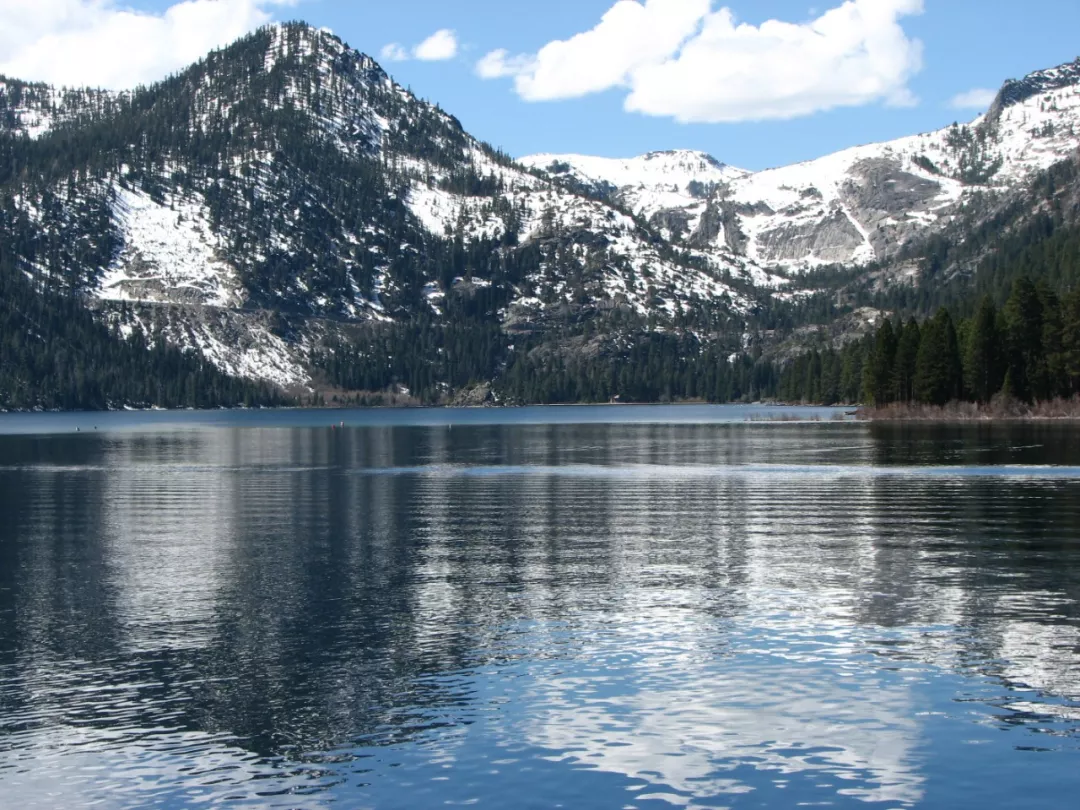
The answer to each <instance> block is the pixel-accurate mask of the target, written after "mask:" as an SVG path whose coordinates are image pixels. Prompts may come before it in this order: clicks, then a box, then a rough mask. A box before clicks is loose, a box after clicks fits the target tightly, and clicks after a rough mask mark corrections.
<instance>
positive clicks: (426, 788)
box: [0, 408, 1080, 810]
mask: <svg viewBox="0 0 1080 810" xmlns="http://www.w3.org/2000/svg"><path fill="white" fill-rule="evenodd" d="M821 415H822V416H823V417H825V418H828V417H829V416H831V414H829V413H822V414H821ZM761 416H762V411H760V410H747V409H716V408H691V409H686V408H668V409H636V408H614V409H539V410H531V409H527V410H523V411H506V412H501V411H500V412H485V411H473V412H465V413H460V412H459V413H454V412H447V411H417V412H409V413H406V414H400V413H398V414H395V413H393V412H374V413H340V414H326V413H322V414H319V413H312V412H300V413H294V414H287V413H286V414H282V413H250V414H213V415H210V416H207V415H199V414H196V415H175V414H130V415H125V414H120V415H104V416H103V415H81V416H55V415H39V416H0V433H2V434H4V435H0V807H3V808H9V807H10V808H56V807H60V808H83V807H95V808H106V810H108V809H110V808H142V807H148V806H154V807H163V808H187V807H204V806H211V807H212V806H217V805H222V806H229V807H258V808H264V807H265V808H305V809H306V808H333V807H340V808H366V807H373V808H427V807H453V806H459V805H475V806H481V807H522V808H532V807H535V808H548V807H565V808H612V810H616V809H618V808H668V807H710V808H712V807H739V808H757V807H780V808H786V807H796V806H829V807H841V808H851V807H878V808H883V809H886V808H904V807H927V808H955V807H979V808H1006V807H1017V808H1020V807H1025V808H1059V807H1075V806H1076V804H1075V803H1076V801H1077V796H1078V795H1080V426H1068V425H1047V424H1044V425H1026V426H1025V425H1014V426H997V427H993V428H989V427H986V426H981V427H977V426H973V427H896V426H868V425H863V424H851V423H836V422H831V421H825V422H820V423H803V424H786V423H755V422H747V421H746V420H747V419H751V418H759V417H761ZM342 419H344V420H345V421H346V427H345V428H344V429H341V428H338V429H334V430H331V429H330V427H329V424H330V422H331V421H333V422H337V421H340V420H342ZM95 426H96V428H97V429H96V430H95ZM76 431H77V432H76Z"/></svg>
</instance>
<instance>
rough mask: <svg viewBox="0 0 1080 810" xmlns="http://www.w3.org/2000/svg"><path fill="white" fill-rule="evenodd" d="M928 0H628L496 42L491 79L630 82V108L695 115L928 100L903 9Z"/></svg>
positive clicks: (570, 85)
mask: <svg viewBox="0 0 1080 810" xmlns="http://www.w3.org/2000/svg"><path fill="white" fill-rule="evenodd" d="M922 10H923V0H847V1H846V2H844V3H843V4H842V5H840V6H838V7H836V8H833V9H830V10H828V11H826V12H824V13H822V14H820V15H819V16H817V17H816V18H815V19H812V20H810V21H808V22H802V23H791V22H784V21H780V20H769V21H766V22H764V23H762V24H761V25H759V26H754V25H748V24H746V23H740V22H739V21H738V20H737V19H736V18H735V15H734V13H733V12H732V11H731V10H730V9H728V8H719V9H715V10H714V8H713V0H618V2H616V3H615V4H614V5H613V6H612V7H611V8H610V9H609V10H608V11H607V13H606V14H604V16H603V17H602V18H601V20H600V22H599V23H598V24H597V25H596V27H594V28H593V29H591V30H590V31H586V32H584V33H581V34H577V35H576V36H574V37H571V38H570V39H567V40H558V41H555V42H550V43H548V44H547V45H545V46H544V47H542V48H541V49H540V50H539V51H538V52H537V53H535V54H525V55H517V56H512V55H511V54H509V53H508V52H507V51H505V50H500V51H493V52H491V53H489V54H487V55H486V56H485V57H484V58H483V59H481V60H480V62H478V63H477V66H476V72H477V74H478V75H479V76H481V77H482V78H486V79H495V78H509V77H512V78H513V80H514V89H515V91H516V92H517V94H518V95H519V96H520V97H521V98H523V99H525V100H527V101H551V100H556V99H567V98H579V97H581V96H585V95H588V94H590V93H597V92H602V91H605V90H611V89H616V88H618V89H624V90H625V91H626V92H627V95H626V99H625V104H624V106H625V108H626V109H627V110H629V111H632V112H639V113H643V114H645V115H654V116H664V117H670V118H674V119H676V120H678V121H683V122H710V123H716V122H731V121H750V120H764V119H786V118H795V117H798V116H803V115H809V114H812V113H815V112H819V111H822V110H829V109H834V108H837V107H848V106H860V105H864V104H869V103H872V102H885V103H887V104H891V105H898V106H906V105H911V104H914V103H916V99H915V98H914V96H913V95H912V93H911V91H910V90H909V89H908V86H907V83H908V81H909V80H910V79H911V77H912V76H914V75H915V74H916V73H917V72H918V71H919V70H920V69H921V67H922V46H921V44H920V43H919V42H918V41H916V40H913V39H911V38H909V37H908V36H907V34H906V32H905V31H904V29H903V27H902V26H901V20H902V19H903V18H904V17H906V16H909V15H913V14H919V13H921V12H922Z"/></svg>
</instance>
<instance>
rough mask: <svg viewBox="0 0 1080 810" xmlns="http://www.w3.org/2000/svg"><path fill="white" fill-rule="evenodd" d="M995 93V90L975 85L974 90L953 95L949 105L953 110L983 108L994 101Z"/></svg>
mask: <svg viewBox="0 0 1080 810" xmlns="http://www.w3.org/2000/svg"><path fill="white" fill-rule="evenodd" d="M997 94H998V91H997V90H988V89H985V88H982V87H977V88H975V89H974V90H968V91H967V92H966V93H960V94H959V95H956V96H953V98H952V100H951V101H950V102H949V106H950V107H952V108H953V109H955V110H985V109H987V108H988V107H989V106H990V105H991V104H993V103H994V99H995V98H997Z"/></svg>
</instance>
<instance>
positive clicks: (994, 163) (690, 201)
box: [521, 60, 1080, 269]
mask: <svg viewBox="0 0 1080 810" xmlns="http://www.w3.org/2000/svg"><path fill="white" fill-rule="evenodd" d="M1078 145H1080V60H1077V61H1076V62H1073V63H1071V64H1068V65H1063V66H1061V67H1058V68H1053V69H1051V70H1046V71H1040V72H1037V73H1033V74H1031V75H1030V76H1028V77H1026V78H1025V79H1022V80H1020V81H1010V82H1007V83H1006V84H1005V86H1004V87H1003V88H1002V90H1001V92H1000V94H999V96H998V98H997V100H996V101H995V102H994V104H993V106H992V107H991V109H990V110H989V111H988V112H987V113H986V114H984V115H981V116H979V117H978V118H976V119H975V120H974V121H972V122H971V123H970V124H968V125H966V126H952V127H948V128H946V129H943V130H939V131H937V132H930V133H925V134H922V135H915V136H911V137H906V138H900V139H898V140H894V141H889V142H886V143H879V144H870V145H866V146H858V147H854V148H852V149H847V150H844V151H842V152H837V153H836V154H832V155H827V156H825V157H822V158H819V159H817V160H812V161H808V162H805V163H799V164H796V165H793V166H784V167H781V168H777V169H770V170H767V171H761V172H744V171H740V170H737V169H732V168H730V167H727V166H725V165H724V164H722V163H720V162H718V161H717V160H715V159H714V158H712V157H711V156H709V155H705V154H702V153H696V152H671V153H656V154H650V155H646V156H643V157H641V158H634V159H630V160H606V159H602V158H593V157H586V156H580V155H534V156H530V157H525V158H522V160H521V162H522V163H524V164H526V165H529V166H532V167H534V168H536V169H539V170H542V171H543V172H545V173H546V174H548V175H549V176H552V177H555V178H558V177H560V176H562V177H567V176H569V177H573V178H574V180H575V181H576V182H578V183H582V184H586V185H591V186H593V187H596V188H601V189H602V188H605V187H606V188H607V189H608V193H610V194H611V196H612V197H613V198H614V199H616V200H618V201H619V202H621V203H623V204H624V205H626V206H628V207H629V208H630V209H631V210H633V211H634V212H635V213H637V214H639V215H641V216H643V217H645V218H646V219H647V220H649V221H650V222H652V223H654V224H655V225H657V226H658V227H661V228H664V229H665V234H666V235H668V236H669V238H671V239H673V240H674V241H676V242H685V243H686V244H689V245H693V246H696V247H700V248H707V247H712V248H719V247H723V248H726V249H729V250H732V251H734V252H736V253H737V254H738V255H741V256H744V257H746V258H748V259H749V260H751V261H752V262H754V263H756V264H759V265H761V266H764V267H784V268H789V269H806V268H810V267H814V266H819V265H822V264H835V263H840V264H865V263H867V262H870V261H873V260H880V259H884V258H888V257H889V256H890V255H892V254H893V253H894V252H895V251H896V250H897V249H898V248H899V247H900V246H902V245H904V244H906V243H908V242H910V241H911V240H912V239H915V238H918V237H921V236H924V235H925V234H927V233H928V232H933V231H934V230H937V229H939V228H941V227H943V226H944V225H946V224H948V223H949V222H951V221H952V220H953V218H954V217H955V216H956V215H957V214H958V213H959V212H960V211H961V210H962V208H963V206H964V205H965V204H966V203H967V202H968V201H970V200H971V199H973V198H974V197H976V196H977V195H986V194H1007V193H1008V192H1010V191H1013V190H1016V189H1018V188H1020V187H1021V186H1022V185H1023V184H1024V183H1025V182H1026V181H1027V180H1029V179H1030V178H1031V176H1032V175H1033V174H1034V173H1036V172H1038V171H1042V170H1045V169H1047V168H1049V167H1050V166H1051V165H1053V164H1054V163H1056V162H1058V161H1060V160H1062V159H1064V158H1066V157H1068V156H1069V155H1070V154H1072V153H1075V152H1076V150H1077V147H1078Z"/></svg>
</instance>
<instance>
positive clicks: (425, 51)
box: [413, 28, 458, 62]
mask: <svg viewBox="0 0 1080 810" xmlns="http://www.w3.org/2000/svg"><path fill="white" fill-rule="evenodd" d="M457 52H458V41H457V35H456V34H455V33H454V32H453V31H451V30H450V29H449V28H443V29H442V30H441V31H436V32H435V33H434V34H432V35H431V36H430V37H428V38H427V39H425V40H424V41H423V42H421V43H420V44H419V45H417V46H416V50H415V51H413V56H415V57H416V58H417V59H419V60H420V61H422V62H445V61H446V60H447V59H453V58H454V57H455V56H457Z"/></svg>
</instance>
